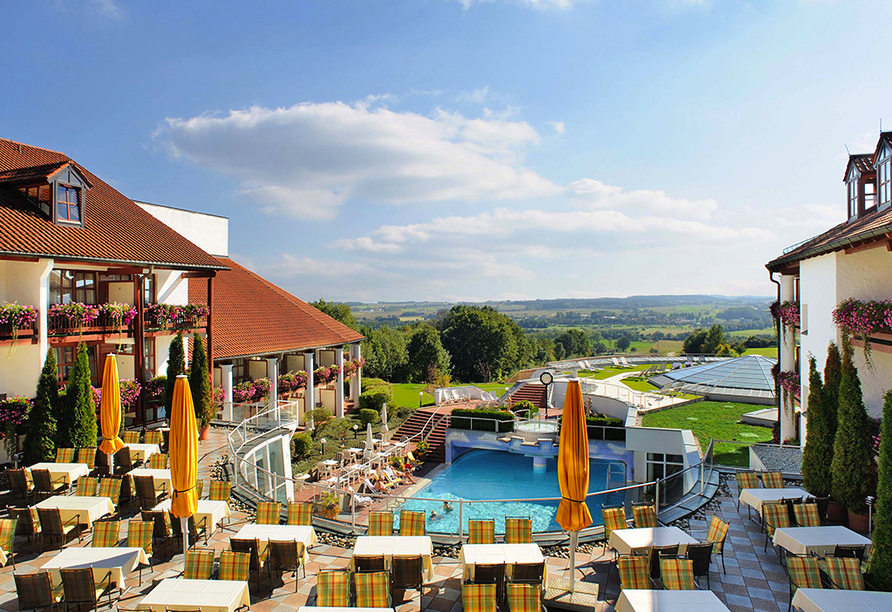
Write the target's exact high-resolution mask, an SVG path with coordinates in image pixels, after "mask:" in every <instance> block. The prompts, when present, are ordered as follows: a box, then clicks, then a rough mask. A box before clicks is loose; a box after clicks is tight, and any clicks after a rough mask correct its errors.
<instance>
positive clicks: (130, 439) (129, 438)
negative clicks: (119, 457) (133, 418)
mask: <svg viewBox="0 0 892 612" xmlns="http://www.w3.org/2000/svg"><path fill="white" fill-rule="evenodd" d="M139 436H140V432H139V430H138V429H125V430H124V438H123V439H124V444H139Z"/></svg>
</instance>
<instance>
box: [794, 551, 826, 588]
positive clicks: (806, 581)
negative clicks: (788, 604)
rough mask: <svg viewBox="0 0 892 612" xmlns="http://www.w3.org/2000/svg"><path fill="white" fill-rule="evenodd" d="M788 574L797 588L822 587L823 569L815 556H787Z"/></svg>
mask: <svg viewBox="0 0 892 612" xmlns="http://www.w3.org/2000/svg"><path fill="white" fill-rule="evenodd" d="M787 574H788V575H789V576H790V582H791V583H792V584H793V587H794V590H795V589H820V588H822V587H821V570H820V568H819V567H818V560H817V559H816V558H815V557H794V556H790V557H787Z"/></svg>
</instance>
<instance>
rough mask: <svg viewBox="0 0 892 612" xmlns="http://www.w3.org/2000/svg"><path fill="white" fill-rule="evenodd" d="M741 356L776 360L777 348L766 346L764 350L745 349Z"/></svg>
mask: <svg viewBox="0 0 892 612" xmlns="http://www.w3.org/2000/svg"><path fill="white" fill-rule="evenodd" d="M743 355H744V357H745V356H747V355H762V356H763V357H771V358H772V359H777V347H776V346H767V347H765V348H751V349H747V350H746V352H745V353H744V354H743Z"/></svg>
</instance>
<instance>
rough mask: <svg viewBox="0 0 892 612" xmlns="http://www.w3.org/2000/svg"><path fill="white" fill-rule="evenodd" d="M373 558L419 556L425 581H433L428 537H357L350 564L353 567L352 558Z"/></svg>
mask: <svg viewBox="0 0 892 612" xmlns="http://www.w3.org/2000/svg"><path fill="white" fill-rule="evenodd" d="M357 555H359V556H361V557H375V556H381V555H383V556H384V558H385V559H386V560H388V561H390V560H391V559H392V558H393V556H394V555H396V556H410V555H421V559H422V562H423V563H424V569H425V571H426V576H425V577H426V579H427V580H428V581H431V580H433V579H434V565H433V562H432V561H431V557H433V555H434V545H433V543H432V542H431V538H430V536H359V537H358V538H356V545H355V546H354V547H353V553H352V555H351V559H350V564H351V566H352V565H353V557H355V556H357Z"/></svg>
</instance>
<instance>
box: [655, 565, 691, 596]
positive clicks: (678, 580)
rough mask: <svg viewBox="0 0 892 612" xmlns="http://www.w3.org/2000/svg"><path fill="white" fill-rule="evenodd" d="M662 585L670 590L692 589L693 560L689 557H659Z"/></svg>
mask: <svg viewBox="0 0 892 612" xmlns="http://www.w3.org/2000/svg"><path fill="white" fill-rule="evenodd" d="M660 576H661V577H662V579H663V587H664V588H665V589H668V590H670V591H693V590H694V589H696V588H697V586H696V585H695V584H694V562H693V561H691V560H690V559H660Z"/></svg>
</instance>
